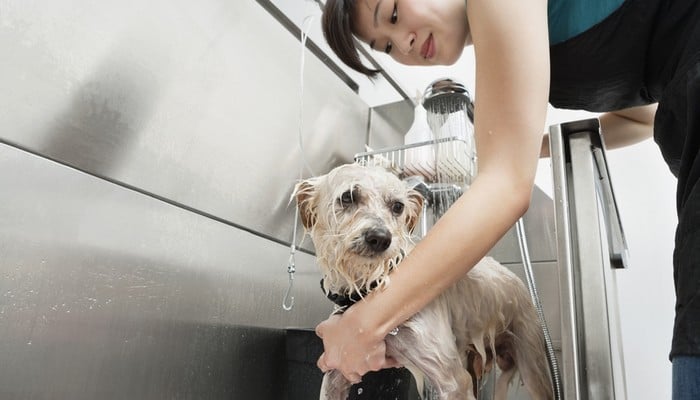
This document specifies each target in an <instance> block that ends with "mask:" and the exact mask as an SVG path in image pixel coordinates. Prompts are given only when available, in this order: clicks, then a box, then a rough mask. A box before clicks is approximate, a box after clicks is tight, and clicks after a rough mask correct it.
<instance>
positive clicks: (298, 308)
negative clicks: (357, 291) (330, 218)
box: [0, 145, 331, 400]
mask: <svg viewBox="0 0 700 400" xmlns="http://www.w3.org/2000/svg"><path fill="white" fill-rule="evenodd" d="M0 187H2V188H4V190H3V200H2V203H0V254H1V255H2V257H1V259H0V337H2V340H1V341H0V359H2V360H3V363H2V365H3V367H0V397H1V398H3V399H30V398H31V399H52V398H71V399H95V398H101V399H123V398H134V399H152V398H256V399H265V400H266V399H270V400H273V399H274V400H277V399H279V398H280V397H279V396H280V395H281V393H283V388H282V386H281V385H282V383H281V382H280V381H279V380H281V379H283V371H282V369H281V368H283V365H282V364H283V363H284V359H283V357H284V347H283V346H284V342H283V340H284V339H283V334H282V333H280V332H282V331H281V329H282V328H285V327H290V326H301V327H313V326H315V325H316V324H317V323H318V322H319V321H320V320H322V319H323V318H325V317H326V316H327V315H328V313H329V311H330V309H331V307H330V303H329V302H328V301H327V300H326V299H325V298H324V297H323V294H322V293H321V290H320V289H319V284H318V279H319V276H318V272H317V270H316V267H315V264H314V258H313V257H311V256H310V255H308V254H303V253H300V254H297V275H296V279H295V289H294V295H295V301H296V305H295V307H294V309H293V310H292V311H291V312H287V311H283V310H282V307H281V303H282V296H283V294H284V290H285V289H286V287H287V276H286V262H287V259H288V251H289V250H288V248H287V247H285V246H282V245H280V244H277V243H275V242H272V241H269V240H265V239H262V238H260V237H258V236H256V235H252V234H250V233H248V232H245V231H242V230H239V229H236V228H235V227H233V226H231V225H227V224H224V223H220V222H217V221H213V220H211V219H209V218H205V217H202V216H200V215H197V214H195V213H192V212H189V211H186V210H183V209H181V208H178V207H174V206H172V205H170V204H166V203H163V202H161V201H159V200H157V199H154V198H151V197H149V196H146V195H143V194H141V193H137V192H134V191H132V190H128V189H124V188H122V187H119V186H117V185H114V184H111V183H108V182H106V181H104V180H101V179H98V178H95V177H92V176H89V175H86V174H84V173H81V172H78V171H76V170H74V169H71V168H67V167H65V166H62V165H59V164H56V163H53V162H51V161H48V160H45V159H42V158H39V157H36V156H33V155H30V154H27V153H25V152H23V151H19V150H17V149H14V148H12V147H9V146H4V145H0ZM255 327H258V328H261V329H254V328H255ZM262 328H266V329H262ZM273 328H274V329H273ZM275 332H276V333H275ZM246 335H248V336H246ZM240 357H244V358H240ZM266 370H269V372H270V373H271V374H273V375H275V376H276V378H275V379H277V380H278V381H274V382H273V383H272V384H271V383H270V382H269V381H267V380H264V379H262V378H264V377H265V376H266V375H265V373H266V372H267V371H266ZM256 385H257V386H256ZM235 394H237V395H238V397H237V396H236V395H235ZM244 395H245V396H244ZM248 395H249V396H248ZM241 396H242V397H241ZM246 396H248V397H246Z"/></svg>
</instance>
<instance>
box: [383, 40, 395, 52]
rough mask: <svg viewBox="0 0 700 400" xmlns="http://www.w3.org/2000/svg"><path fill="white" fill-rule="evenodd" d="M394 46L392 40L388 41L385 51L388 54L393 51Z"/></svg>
mask: <svg viewBox="0 0 700 400" xmlns="http://www.w3.org/2000/svg"><path fill="white" fill-rule="evenodd" d="M393 47H394V46H392V44H391V42H389V43H387V44H386V47H385V48H384V52H385V53H386V54H389V53H391V49H392V48H393Z"/></svg>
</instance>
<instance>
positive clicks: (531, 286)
mask: <svg viewBox="0 0 700 400" xmlns="http://www.w3.org/2000/svg"><path fill="white" fill-rule="evenodd" d="M515 227H516V233H517V236H518V244H519V245H520V257H521V258H522V260H523V269H524V270H525V282H526V283H527V289H528V291H529V292H530V297H531V298H532V302H533V303H534V304H535V309H536V310H537V316H538V317H539V320H540V326H541V327H542V333H543V334H544V342H545V346H546V351H547V362H548V363H549V371H550V372H551V374H552V385H553V387H554V398H555V399H556V400H562V398H563V397H562V396H563V393H562V387H561V375H560V372H559V364H558V362H557V357H556V355H555V354H554V346H553V345H552V337H551V335H550V334H549V329H548V328H547V321H546V320H545V318H544V311H543V310H542V303H541V302H540V296H539V294H538V293H537V286H536V285H535V275H534V273H533V271H532V262H531V261H530V252H529V250H528V246H527V238H526V236H525V225H524V224H523V219H522V218H520V219H518V222H516V223H515Z"/></svg>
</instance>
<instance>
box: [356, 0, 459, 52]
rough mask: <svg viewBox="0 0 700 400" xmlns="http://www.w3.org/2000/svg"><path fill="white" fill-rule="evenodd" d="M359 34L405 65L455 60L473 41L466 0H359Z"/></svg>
mask: <svg viewBox="0 0 700 400" xmlns="http://www.w3.org/2000/svg"><path fill="white" fill-rule="evenodd" d="M356 7H357V8H356V10H355V18H356V19H355V21H354V23H355V30H356V32H355V35H357V36H358V38H360V40H362V41H364V42H365V43H367V44H369V45H370V47H372V49H374V50H376V51H382V52H386V53H388V54H389V55H391V57H392V58H393V59H394V60H396V61H398V62H399V63H401V64H405V65H450V64H454V63H455V62H456V61H457V59H459V57H460V55H462V51H463V50H464V46H466V45H467V44H469V43H470V41H471V39H470V37H469V25H468V23H467V11H466V4H465V1H464V0H358V1H357V3H356Z"/></svg>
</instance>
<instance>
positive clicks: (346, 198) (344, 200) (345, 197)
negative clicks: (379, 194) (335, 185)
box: [340, 190, 354, 207]
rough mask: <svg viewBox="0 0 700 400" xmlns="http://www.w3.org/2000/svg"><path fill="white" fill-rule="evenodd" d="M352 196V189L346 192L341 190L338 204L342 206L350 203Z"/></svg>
mask: <svg viewBox="0 0 700 400" xmlns="http://www.w3.org/2000/svg"><path fill="white" fill-rule="evenodd" d="M353 198H354V194H353V192H352V191H350V190H348V191H347V192H343V194H341V195H340V205H342V206H343V207H347V206H349V205H352V202H353Z"/></svg>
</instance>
